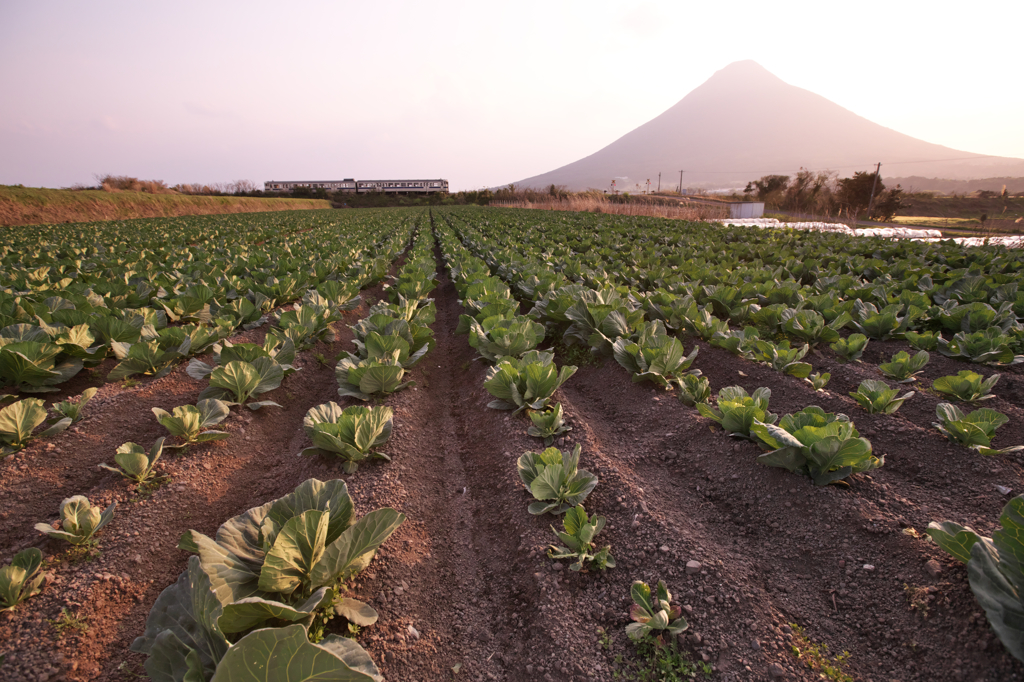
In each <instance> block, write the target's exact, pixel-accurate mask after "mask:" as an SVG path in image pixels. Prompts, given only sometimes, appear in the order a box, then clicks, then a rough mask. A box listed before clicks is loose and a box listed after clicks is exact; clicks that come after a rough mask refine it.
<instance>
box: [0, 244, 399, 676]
mask: <svg viewBox="0 0 1024 682" xmlns="http://www.w3.org/2000/svg"><path fill="white" fill-rule="evenodd" d="M406 235H408V232H407V233H406ZM393 238H394V235H392V239H393ZM381 246H386V245H382V244H378V247H381ZM378 253H386V254H393V253H395V251H393V250H392V248H381V249H380V251H378ZM374 271H375V272H376V270H374ZM380 275H381V276H382V275H383V273H380ZM328 277H331V276H330V275H329V276H328ZM376 278H377V275H374V274H373V273H371V272H367V273H364V274H363V275H361V276H360V278H359V279H358V280H357V284H355V285H352V284H351V283H350V282H340V281H338V280H335V279H332V278H329V279H325V280H324V281H322V282H321V283H320V284H319V285H318V286H317V288H315V289H310V290H308V291H307V292H306V294H305V295H304V296H303V300H302V303H301V304H296V305H295V306H294V307H293V309H291V310H287V311H282V312H279V313H277V314H275V320H276V323H277V324H276V326H275V327H274V328H273V329H271V330H270V332H269V333H268V334H267V337H266V340H265V342H264V344H262V345H256V344H246V343H239V344H232V343H230V342H227V341H225V342H224V343H217V344H215V345H214V346H213V349H214V353H213V359H212V364H207V363H204V362H201V361H199V360H195V359H194V360H193V361H192V363H191V364H190V365H189V367H188V370H187V371H188V374H189V375H190V376H192V377H193V378H195V379H197V380H209V386H208V387H207V388H206V389H205V390H204V391H202V393H201V394H200V396H199V401H198V403H197V405H195V406H192V405H185V406H180V407H176V408H175V409H174V411H173V412H172V413H168V412H166V411H164V410H160V409H158V408H154V410H153V412H154V414H155V416H156V417H157V419H158V420H159V421H160V423H161V424H162V425H164V426H165V427H166V428H167V429H168V430H169V431H170V433H171V434H172V435H173V436H176V437H177V438H179V439H180V440H181V441H182V442H181V444H180V445H174V446H170V445H165V439H164V438H160V439H158V440H157V442H156V443H155V444H154V445H153V447H152V448H151V449H150V451H149V452H148V453H147V452H146V451H145V449H143V448H142V447H140V446H138V445H136V444H134V443H126V444H124V445H122V446H121V447H120V448H118V451H117V454H116V455H115V463H116V465H117V466H116V467H111V466H107V465H101V466H103V467H104V468H106V469H109V470H111V471H113V472H115V473H118V474H121V475H123V476H125V477H126V478H129V479H131V480H133V481H135V482H136V484H137V485H139V486H140V487H141V486H143V485H146V484H147V483H148V482H149V481H151V480H152V479H153V478H154V476H155V471H154V467H155V465H156V462H157V460H158V459H159V458H160V456H161V455H162V454H163V452H164V450H166V449H168V448H181V447H186V446H187V445H189V444H192V443H198V442H205V441H209V440H219V439H221V438H225V437H227V436H228V434H226V433H224V432H220V431H213V430H211V427H213V426H215V425H216V424H218V423H219V422H220V421H223V419H224V418H225V417H226V416H227V414H228V412H229V410H230V408H231V407H232V406H236V405H245V406H246V407H248V408H249V409H252V410H257V409H260V408H262V407H268V406H277V403H274V402H272V401H257V400H252V398H255V397H257V396H259V395H261V394H263V393H267V392H269V391H271V390H273V389H275V388H277V387H278V386H280V384H281V382H282V380H283V379H284V377H285V376H287V375H288V374H291V373H293V372H294V371H296V368H294V367H293V366H292V364H291V363H292V362H293V360H294V357H295V353H296V349H299V350H302V349H306V348H309V347H311V346H313V345H314V344H315V343H317V342H318V341H331V340H333V338H334V334H333V330H332V329H331V326H330V325H331V323H332V322H334V321H337V320H339V319H341V318H340V312H341V311H343V310H351V309H352V308H353V307H355V305H357V304H358V303H359V299H358V297H356V296H353V295H351V294H352V292H357V291H358V289H359V285H360V284H368V283H370V282H371V281H373V280H374V279H376ZM94 393H95V389H91V392H89V391H87V392H86V394H84V395H83V397H82V399H81V400H80V401H79V402H78V403H77V404H76V403H69V404H68V405H67V407H66V411H65V410H62V413H63V414H66V413H67V412H68V411H70V412H73V414H71V415H69V416H68V417H66V418H65V420H64V421H67V422H68V423H70V421H71V417H72V416H74V417H79V418H80V413H81V409H82V407H83V406H84V405H85V403H86V402H87V401H88V399H89V398H90V397H91V396H92V394H94ZM25 402H26V401H22V403H25ZM20 405H21V403H17V404H15V405H14V406H11V407H19V406H20ZM330 406H333V407H337V406H336V405H334V404H333V403H331V404H330V405H322V406H319V407H318V408H314V409H313V410H310V414H313V413H315V412H317V411H318V410H319V413H318V414H320V415H321V416H322V417H323V421H330V418H331V415H332V414H334V413H332V411H331V410H329V409H328V408H329V407H330ZM359 409H360V411H361V412H369V410H366V409H365V408H359ZM385 409H386V408H385ZM336 412H340V409H339V410H337V411H336ZM43 413H44V416H45V411H44V412H43ZM334 416H337V415H336V414H334ZM0 420H2V418H0ZM64 421H62V422H59V423H58V425H56V426H66V425H65V424H64ZM306 421H307V429H309V428H310V425H309V424H308V422H310V421H311V417H310V415H307V420H306ZM335 421H337V420H335ZM387 424H388V427H389V428H388V433H390V415H387ZM56 426H55V427H54V428H56ZM51 430H52V429H51ZM353 430H354V431H355V432H356V435H355V438H354V440H355V441H357V442H358V441H359V440H360V439H361V430H360V429H358V428H355V429H353ZM29 432H31V429H29ZM24 440H27V438H21V441H24ZM19 444H21V445H23V443H19ZM115 506H116V505H115V504H112V505H110V507H108V508H107V509H106V510H105V511H103V512H100V510H99V509H97V508H95V507H92V506H91V505H90V504H89V501H88V500H87V499H86V498H85V497H83V496H80V495H79V496H74V497H72V498H68V499H66V500H64V502H63V503H62V504H61V509H60V516H61V518H60V528H58V529H56V530H55V529H53V527H52V526H51V525H50V524H37V528H38V529H39V530H40V531H42V532H45V533H46V534H48V535H50V536H51V537H55V538H58V539H63V540H67V541H68V542H70V543H72V544H73V545H76V546H80V547H84V548H86V549H87V550H88V549H90V548H92V547H94V546H95V543H96V540H95V539H94V535H95V533H96V532H97V531H99V530H100V529H101V528H103V527H104V526H105V525H107V524H108V523H109V522H110V521H111V520H112V519H113V515H114V509H115ZM404 518H405V517H404V515H402V514H399V513H398V512H396V511H395V510H393V509H382V510H377V511H374V512H371V513H370V514H367V515H366V516H364V517H363V518H361V519H358V520H357V518H356V516H355V513H354V509H353V505H352V501H351V498H350V497H349V496H348V493H347V489H346V487H345V483H344V482H342V481H329V482H327V483H321V482H320V481H316V480H312V479H311V480H310V481H306V483H304V484H302V485H301V486H299V488H297V489H296V491H295V492H294V493H292V494H291V495H289V496H286V497H285V498H282V499H281V500H276V501H274V502H271V503H267V504H265V505H263V506H262V507H257V508H254V509H251V510H249V512H247V513H246V514H243V515H241V516H239V517H235V518H234V519H231V520H230V521H228V522H226V523H225V524H224V525H223V526H222V527H221V529H220V530H219V531H218V534H217V537H216V540H213V539H210V538H207V537H206V536H203V535H201V534H199V533H195V532H193V531H189V532H187V533H186V534H185V535H184V536H183V537H182V541H181V544H180V547H181V548H182V549H187V550H190V551H193V552H195V553H196V554H198V556H197V557H193V558H192V559H191V560H190V563H189V567H188V569H187V570H186V571H185V572H184V573H183V574H182V576H181V578H180V579H179V580H178V582H177V583H176V584H175V585H173V586H171V587H169V588H168V589H167V590H165V591H164V592H163V593H162V594H161V596H160V597H159V599H158V600H157V603H156V604H155V605H154V608H153V611H152V612H151V614H150V618H149V621H148V622H147V630H146V634H145V635H143V636H142V637H140V638H138V639H137V640H136V641H135V642H134V643H133V645H132V648H133V650H135V651H139V652H142V653H148V654H149V658H148V660H147V663H146V669H147V673H148V674H149V676H150V679H153V680H180V679H194V680H205V681H209V680H226V679H232V680H239V679H253V680H255V679H275V680H278V679H280V680H293V679H294V680H305V679H310V676H311V675H312V676H316V675H317V674H324V673H329V674H332V675H334V677H333V678H332V679H350V680H380V679H382V678H381V676H380V674H379V672H378V671H377V669H376V667H375V666H374V664H373V662H372V660H371V659H370V657H369V656H368V655H367V654H366V652H365V651H364V650H363V649H362V648H361V647H360V646H359V645H358V644H357V643H355V642H354V641H353V640H351V639H347V638H344V637H338V636H336V635H326V634H325V632H324V630H325V627H326V624H327V622H328V621H329V620H330V618H331V617H333V615H335V614H337V615H341V616H344V617H345V618H346V619H347V621H348V623H349V628H350V632H352V633H355V632H358V629H359V628H360V627H364V626H367V625H370V624H372V623H373V622H375V621H376V619H377V615H376V613H375V612H374V611H373V609H372V608H370V607H369V606H368V605H367V604H363V603H362V602H359V601H358V600H355V599H351V598H346V597H343V596H341V593H342V591H343V590H344V581H345V580H347V579H348V578H350V577H351V576H353V575H354V574H355V573H357V572H358V571H359V570H360V569H361V568H363V567H365V565H366V564H367V563H368V562H369V561H370V559H371V558H372V557H373V554H374V552H375V551H376V549H377V548H378V547H379V546H380V544H381V543H383V542H384V541H385V540H386V539H387V538H388V537H389V536H390V535H391V533H392V532H394V530H395V528H397V527H398V525H399V524H401V522H402V521H403V520H404ZM41 560H42V554H41V552H39V550H35V549H32V550H26V551H25V552H21V553H19V554H18V556H16V557H15V559H14V561H13V562H12V564H11V565H9V566H5V567H3V568H0V599H2V600H3V608H4V610H7V609H13V608H14V606H15V605H17V604H18V603H19V602H21V601H24V600H25V599H27V598H28V597H30V596H32V595H34V594H37V593H38V592H39V591H40V590H41V589H42V586H43V580H44V577H45V576H44V575H43V574H42V573H40V571H39V569H40V565H41ZM282 623H294V625H287V626H285V627H278V626H280V625H281V624H282ZM338 675H341V677H338Z"/></svg>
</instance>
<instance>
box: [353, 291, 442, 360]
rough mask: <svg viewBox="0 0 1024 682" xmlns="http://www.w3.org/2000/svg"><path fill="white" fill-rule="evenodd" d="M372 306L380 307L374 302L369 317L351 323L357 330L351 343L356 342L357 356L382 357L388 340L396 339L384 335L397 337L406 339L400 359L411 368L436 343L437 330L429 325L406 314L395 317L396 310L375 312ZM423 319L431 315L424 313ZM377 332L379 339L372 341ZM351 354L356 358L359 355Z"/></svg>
mask: <svg viewBox="0 0 1024 682" xmlns="http://www.w3.org/2000/svg"><path fill="white" fill-rule="evenodd" d="M373 310H378V311H379V310H380V308H379V307H378V306H374V307H373V308H372V309H371V314H370V315H369V316H368V317H364V318H363V319H362V320H360V321H359V322H357V323H356V324H354V325H352V326H351V327H350V329H352V331H353V332H354V333H355V338H353V339H352V343H353V344H355V346H356V355H357V356H358V358H370V357H374V356H376V357H380V356H381V355H382V354H383V351H384V350H385V346H386V345H387V344H389V343H390V344H394V343H395V342H394V341H388V342H384V341H382V339H393V338H395V337H398V338H400V339H402V340H403V341H404V351H403V353H402V356H401V363H402V366H403V367H406V368H408V367H412V366H413V365H414V364H416V362H418V361H419V359H420V358H422V357H423V356H424V355H426V354H427V353H428V352H429V351H430V349H431V348H433V347H434V345H435V341H434V331H433V330H432V329H431V328H430V327H428V326H426V325H422V324H417V323H411V322H409V321H407V320H406V319H405V318H401V317H395V315H396V314H397V313H396V312H395V311H392V310H391V309H385V310H384V311H383V312H373ZM421 310H422V309H421ZM424 319H432V318H429V317H424ZM375 334H376V337H375V339H376V341H373V342H371V341H370V340H369V339H370V337H371V336H374V335H375ZM374 346H376V347H374ZM400 346H402V344H397V345H394V347H400ZM349 355H350V357H352V358H353V360H355V358H356V356H352V355H351V354H349Z"/></svg>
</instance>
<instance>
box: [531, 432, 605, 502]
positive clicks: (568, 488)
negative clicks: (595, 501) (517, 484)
mask: <svg viewBox="0 0 1024 682" xmlns="http://www.w3.org/2000/svg"><path fill="white" fill-rule="evenodd" d="M580 450H581V447H580V445H579V444H578V443H577V444H576V447H575V448H573V451H572V452H571V453H563V452H561V451H560V450H558V449H557V448H548V449H547V450H545V451H544V452H525V453H523V456H522V457H520V458H519V462H518V468H519V479H520V480H521V481H522V482H523V485H524V486H526V489H527V490H529V491H530V493H531V494H532V495H533V497H534V498H535V499H537V500H539V501H538V502H534V503H532V504H531V505H530V508H529V511H530V513H531V514H534V515H540V514H546V513H547V512H551V513H552V514H555V515H558V514H564V513H565V512H567V511H569V510H570V509H572V508H573V507H575V506H576V505H578V504H582V503H583V500H585V499H586V498H587V495H589V494H590V493H591V491H593V490H594V488H595V487H596V486H597V476H595V475H594V474H592V473H590V472H589V471H587V470H586V469H578V468H577V467H578V465H579V461H580Z"/></svg>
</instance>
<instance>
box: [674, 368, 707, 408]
mask: <svg viewBox="0 0 1024 682" xmlns="http://www.w3.org/2000/svg"><path fill="white" fill-rule="evenodd" d="M675 385H676V387H677V388H678V389H679V401H680V402H682V403H683V404H684V405H686V406H688V407H695V406H696V405H697V403H706V402H708V400H709V399H710V398H711V382H710V381H708V378H707V377H703V376H697V375H695V374H684V375H683V376H682V377H680V378H679V379H677V380H676V381H675Z"/></svg>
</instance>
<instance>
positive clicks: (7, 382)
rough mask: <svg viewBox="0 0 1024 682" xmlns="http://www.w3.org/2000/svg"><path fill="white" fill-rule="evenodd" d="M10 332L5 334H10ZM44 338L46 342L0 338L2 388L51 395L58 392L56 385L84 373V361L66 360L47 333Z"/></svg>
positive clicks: (43, 334)
mask: <svg viewBox="0 0 1024 682" xmlns="http://www.w3.org/2000/svg"><path fill="white" fill-rule="evenodd" d="M15 326H17V327H28V326H30V325H15ZM9 329H10V328H5V329H4V331H7V332H8V333H10V331H9ZM41 337H42V338H44V339H46V340H47V342H40V341H29V340H25V341H20V340H13V339H11V338H10V337H0V385H4V386H13V387H14V388H16V389H17V390H18V391H21V392H22V393H44V392H52V391H57V390H59V389H58V388H57V384H62V383H64V382H65V381H67V380H69V379H71V378H72V377H73V376H75V375H76V374H78V372H79V371H81V369H82V367H83V363H82V360H81V359H78V358H73V357H67V356H66V354H65V353H64V349H63V348H62V347H61V346H58V345H57V344H54V343H49V342H48V341H49V337H48V336H47V335H46V334H45V333H42V334H41Z"/></svg>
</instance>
